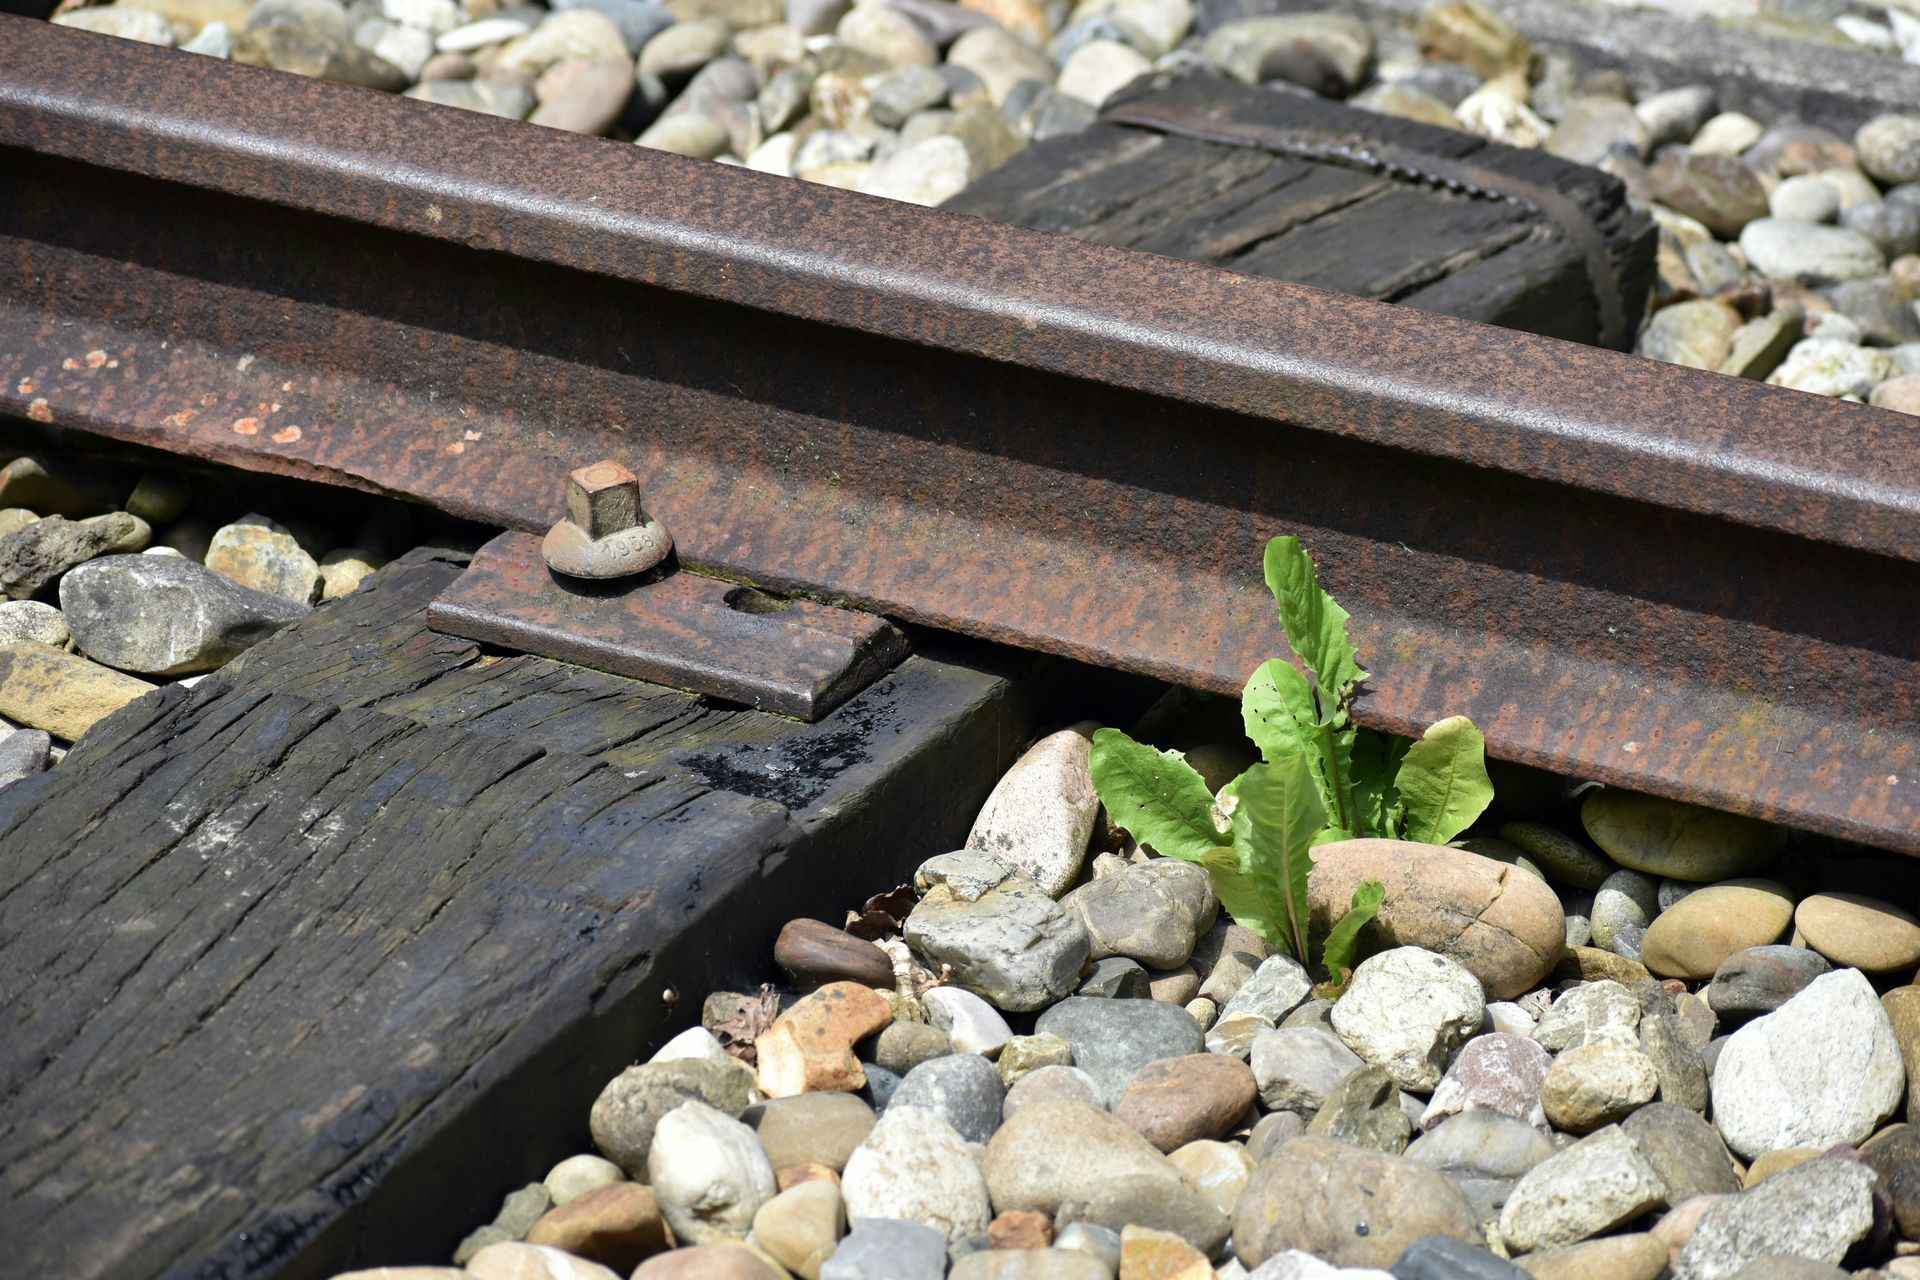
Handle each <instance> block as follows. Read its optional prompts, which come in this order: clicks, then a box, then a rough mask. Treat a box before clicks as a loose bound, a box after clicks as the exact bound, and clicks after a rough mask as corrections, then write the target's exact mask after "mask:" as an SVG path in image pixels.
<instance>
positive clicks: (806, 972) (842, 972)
mask: <svg viewBox="0 0 1920 1280" xmlns="http://www.w3.org/2000/svg"><path fill="white" fill-rule="evenodd" d="M773 962H774V963H775V964H777V965H779V966H780V968H781V969H782V970H783V971H785V973H786V975H787V976H788V977H789V978H792V979H793V980H794V982H795V983H796V984H798V985H799V987H800V988H801V989H802V990H806V991H811V990H812V989H813V988H815V987H818V986H823V985H824V984H826V983H829V982H859V983H863V984H864V985H866V986H869V987H880V988H883V989H884V988H888V987H891V986H892V985H893V962H892V961H891V960H889V959H887V953H886V952H884V951H882V950H881V949H880V948H879V947H876V946H874V945H873V944H872V943H871V942H868V941H867V940H866V939H865V938H856V937H855V936H854V935H852V934H850V933H848V932H846V931H845V930H844V929H836V928H834V927H833V926H832V925H830V924H827V923H826V922H825V921H822V920H806V919H800V920H789V921H787V923H786V925H785V926H784V927H782V928H781V930H780V936H779V937H778V938H776V939H774V943H773Z"/></svg>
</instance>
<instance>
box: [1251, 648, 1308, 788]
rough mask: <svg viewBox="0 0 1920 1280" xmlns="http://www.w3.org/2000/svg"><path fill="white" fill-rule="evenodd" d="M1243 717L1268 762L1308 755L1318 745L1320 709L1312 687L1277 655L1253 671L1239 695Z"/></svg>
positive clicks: (1289, 663)
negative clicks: (1315, 701)
mask: <svg viewBox="0 0 1920 1280" xmlns="http://www.w3.org/2000/svg"><path fill="white" fill-rule="evenodd" d="M1240 719H1241V721H1242V723H1244V724H1245V725H1246V727H1247V737H1249V738H1251V739H1252V740H1253V745H1254V746H1256V747H1258V748H1260V755H1261V757H1262V758H1263V759H1265V760H1266V762H1267V763H1268V764H1278V763H1279V762H1280V761H1282V760H1284V759H1286V758H1288V757H1289V756H1296V755H1308V754H1311V753H1312V752H1313V751H1314V750H1315V749H1316V748H1315V745H1314V739H1315V738H1316V737H1317V736H1318V728H1319V723H1320V722H1319V712H1318V710H1317V709H1316V708H1315V707H1314V705H1313V688H1312V686H1310V685H1309V684H1308V683H1307V678H1306V677H1305V676H1303V675H1301V674H1300V672H1299V669H1298V668H1296V667H1295V666H1294V665H1293V664H1292V663H1291V662H1287V661H1286V660H1284V659H1281V658H1274V659H1272V660H1271V661H1269V662H1263V663H1261V664H1260V665H1259V667H1258V668H1256V669H1255V670H1254V673H1253V676H1252V678H1251V679H1249V680H1248V681H1247V687H1246V688H1245V689H1244V690H1243V691H1242V692H1241V694H1240Z"/></svg>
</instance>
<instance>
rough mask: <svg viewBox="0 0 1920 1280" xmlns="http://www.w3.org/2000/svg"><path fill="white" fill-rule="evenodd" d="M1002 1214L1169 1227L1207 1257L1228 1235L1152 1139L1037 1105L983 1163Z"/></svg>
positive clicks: (1065, 1108)
mask: <svg viewBox="0 0 1920 1280" xmlns="http://www.w3.org/2000/svg"><path fill="white" fill-rule="evenodd" d="M980 1167H981V1169H982V1170H984V1172H985V1174H986V1179H987V1186H988V1188H989V1189H990V1191H991V1192H992V1195H993V1203H994V1205H995V1207H996V1208H998V1209H999V1210H1000V1211H1001V1212H1003V1213H1004V1212H1006V1211H1008V1210H1010V1209H1026V1210H1033V1211H1037V1212H1040V1213H1045V1214H1048V1215H1050V1216H1051V1217H1052V1218H1053V1220H1054V1221H1055V1222H1056V1223H1065V1222H1074V1221H1080V1222H1091V1223H1094V1224H1096V1225H1099V1226H1103V1227H1108V1228H1111V1229H1113V1230H1116V1231H1117V1230H1120V1229H1122V1228H1124V1227H1127V1226H1144V1227H1151V1228H1153V1229H1154V1230H1157V1231H1170V1232H1172V1233H1174V1234H1175V1235H1178V1236H1180V1237H1181V1238H1182V1239H1184V1240H1186V1241H1187V1242H1188V1243H1189V1244H1192V1245H1193V1246H1194V1247H1196V1248H1198V1249H1201V1250H1203V1251H1205V1252H1207V1253H1209V1254H1211V1253H1212V1252H1214V1251H1215V1250H1217V1249H1218V1248H1219V1247H1220V1245H1221V1243H1222V1242H1224V1241H1225V1240H1226V1238H1227V1233H1228V1230H1229V1227H1230V1224H1229V1222H1228V1220H1227V1216H1226V1215H1225V1214H1223V1213H1221V1212H1220V1211H1219V1210H1218V1209H1216V1208H1215V1207H1214V1206H1213V1204H1212V1203H1211V1202H1210V1201H1208V1200H1207V1199H1206V1198H1205V1197H1204V1196H1202V1195H1201V1194H1200V1193H1198V1192H1196V1191H1195V1190H1193V1188H1191V1187H1189V1186H1188V1185H1187V1183H1186V1181H1185V1180H1184V1179H1183V1178H1182V1177H1181V1176H1180V1171H1179V1170H1178V1169H1177V1168H1175V1167H1174V1166H1173V1164H1172V1163H1170V1162H1169V1161H1168V1160H1167V1158H1166V1157H1165V1156H1164V1155H1162V1154H1161V1153H1160V1152H1159V1151H1158V1150H1156V1149H1155V1148H1154V1146H1153V1144H1152V1143H1150V1142H1148V1141H1147V1140H1146V1139H1145V1138H1143V1137H1141V1136H1140V1135H1139V1134H1138V1133H1136V1132H1135V1131H1134V1130H1133V1129H1132V1128H1131V1127H1130V1126H1129V1125H1127V1124H1126V1123H1125V1122H1124V1121H1122V1120H1120V1119H1119V1118H1118V1117H1115V1116H1112V1115H1109V1114H1108V1113H1107V1112H1106V1111H1104V1110H1102V1109H1100V1108H1096V1107H1091V1106H1087V1105H1086V1104H1084V1103H1078V1102H1063V1101H1062V1102H1043V1103H1038V1104H1036V1105H1034V1106H1031V1107H1026V1108H1023V1109H1021V1111H1020V1112H1019V1114H1017V1115H1015V1116H1012V1117H1010V1118H1009V1119H1008V1120H1007V1122H1006V1124H1004V1125H1002V1126H1001V1127H1000V1132H998V1133H996V1134H994V1135H993V1141H992V1142H990V1143H988V1144H987V1154H986V1157H985V1159H984V1160H982V1162H981V1165H980Z"/></svg>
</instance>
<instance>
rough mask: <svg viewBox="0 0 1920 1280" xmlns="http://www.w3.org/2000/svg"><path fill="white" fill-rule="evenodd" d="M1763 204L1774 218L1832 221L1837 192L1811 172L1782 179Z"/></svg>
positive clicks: (1836, 214)
mask: <svg viewBox="0 0 1920 1280" xmlns="http://www.w3.org/2000/svg"><path fill="white" fill-rule="evenodd" d="M1767 204H1768V207H1769V208H1770V209H1771V210H1772V213H1773V216H1774V217H1776V218H1786V219H1789V220H1790V221H1793V222H1832V221H1833V220H1834V219H1835V218H1838V217H1839V216H1840V193H1839V192H1838V191H1835V190H1834V189H1833V187H1832V186H1831V185H1830V184H1829V183H1827V182H1825V181H1823V180H1822V179H1820V178H1816V177H1814V176H1813V175H1812V174H1805V173H1803V174H1796V175H1795V176H1793V177H1791V178H1783V179H1782V180H1781V182H1780V185H1779V186H1777V187H1775V188H1774V189H1773V194H1772V195H1770V196H1768V197H1767Z"/></svg>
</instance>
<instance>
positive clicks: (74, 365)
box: [60, 356, 80, 369]
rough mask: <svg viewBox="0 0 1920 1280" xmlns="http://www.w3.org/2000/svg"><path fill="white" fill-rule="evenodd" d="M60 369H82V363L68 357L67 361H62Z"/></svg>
mask: <svg viewBox="0 0 1920 1280" xmlns="http://www.w3.org/2000/svg"><path fill="white" fill-rule="evenodd" d="M60 367H61V368H62V369H78V368H79V367H80V362H79V361H78V360H75V359H74V358H73V357H72V356H68V357H67V358H66V359H65V360H62V361H61V362H60Z"/></svg>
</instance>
